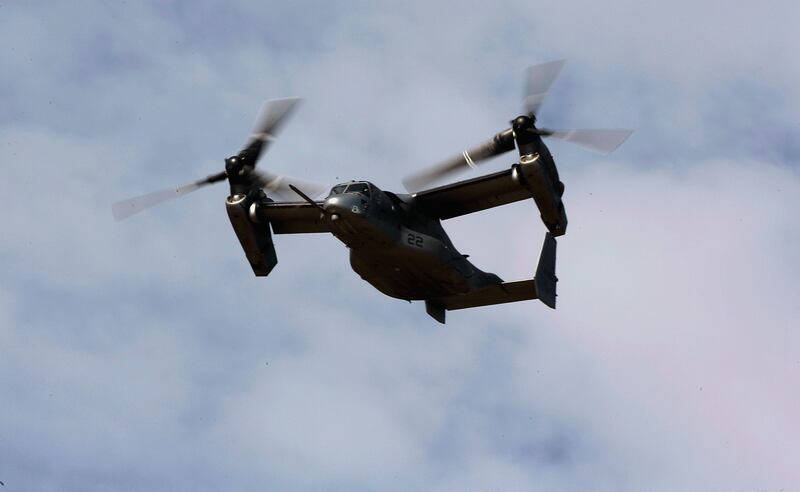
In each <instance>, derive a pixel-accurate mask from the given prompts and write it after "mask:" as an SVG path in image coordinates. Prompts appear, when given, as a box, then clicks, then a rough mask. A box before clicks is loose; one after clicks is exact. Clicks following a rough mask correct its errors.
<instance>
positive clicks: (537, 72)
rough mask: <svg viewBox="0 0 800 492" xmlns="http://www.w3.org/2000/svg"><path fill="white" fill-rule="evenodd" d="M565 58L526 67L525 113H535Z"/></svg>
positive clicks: (556, 76) (562, 66)
mask: <svg viewBox="0 0 800 492" xmlns="http://www.w3.org/2000/svg"><path fill="white" fill-rule="evenodd" d="M566 62H567V60H556V61H551V62H548V63H542V64H541V65H534V66H532V67H528V70H527V71H526V72H525V98H524V99H523V105H524V107H525V114H536V113H538V112H539V108H540V107H541V106H542V103H543V102H544V99H545V97H546V96H547V91H549V90H550V86H551V85H553V82H555V80H556V79H557V78H558V74H560V73H561V69H562V68H564V64H565V63H566Z"/></svg>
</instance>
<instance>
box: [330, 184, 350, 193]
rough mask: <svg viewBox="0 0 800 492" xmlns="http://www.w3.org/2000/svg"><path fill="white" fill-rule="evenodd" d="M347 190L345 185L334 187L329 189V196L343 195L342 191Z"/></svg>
mask: <svg viewBox="0 0 800 492" xmlns="http://www.w3.org/2000/svg"><path fill="white" fill-rule="evenodd" d="M345 188H347V185H336V186H334V187H333V188H331V195H339V194H341V193H344V189H345Z"/></svg>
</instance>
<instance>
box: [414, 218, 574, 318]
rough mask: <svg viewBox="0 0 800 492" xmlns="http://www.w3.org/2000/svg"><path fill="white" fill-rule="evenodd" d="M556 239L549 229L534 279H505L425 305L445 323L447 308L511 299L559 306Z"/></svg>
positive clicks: (429, 311)
mask: <svg viewBox="0 0 800 492" xmlns="http://www.w3.org/2000/svg"><path fill="white" fill-rule="evenodd" d="M557 282H558V278H556V239H555V237H553V235H552V234H550V233H549V232H548V233H547V235H546V236H545V238H544V244H543V245H542V253H541V254H540V255H539V265H538V266H537V267H536V276H535V277H534V278H532V279H531V280H520V281H518V282H503V283H501V284H495V285H489V286H487V287H484V288H482V289H478V290H475V291H472V292H467V293H465V294H456V295H453V296H448V297H440V298H438V299H431V300H427V301H425V308H426V310H427V312H428V314H429V315H431V316H432V317H433V318H434V319H436V321H438V322H440V323H444V317H445V310H447V311H453V310H455V309H466V308H472V307H480V306H491V305H493V304H505V303H507V302H518V301H527V300H529V299H539V300H541V301H542V302H543V303H544V304H545V305H547V306H548V307H551V308H553V309H555V308H556V283H557Z"/></svg>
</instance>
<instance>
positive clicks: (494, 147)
mask: <svg viewBox="0 0 800 492" xmlns="http://www.w3.org/2000/svg"><path fill="white" fill-rule="evenodd" d="M511 150H514V134H513V132H512V130H511V128H509V129H507V130H504V131H502V132H500V133H498V134H496V135H495V136H494V137H492V139H491V140H489V141H488V142H486V143H484V144H481V145H478V146H475V147H473V148H471V149H469V150H465V151H464V152H462V153H461V155H459V156H457V157H453V158H451V159H448V160H446V161H444V162H441V163H439V164H436V165H435V166H432V167H430V168H428V169H426V170H424V171H421V172H419V173H416V174H412V175H410V176H407V177H406V178H405V179H403V186H405V188H406V190H408V191H409V192H410V193H414V192H417V191H419V190H421V189H422V188H424V187H426V186H428V185H430V184H432V183H434V182H436V181H438V180H440V179H442V178H444V177H445V176H447V175H449V174H453V173H455V172H457V171H462V170H465V169H467V168H469V167H471V168H475V167H476V166H477V164H480V163H481V162H484V161H486V160H488V159H490V158H492V157H494V156H498V155H500V154H503V153H505V152H508V151H511Z"/></svg>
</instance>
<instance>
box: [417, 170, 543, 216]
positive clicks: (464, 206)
mask: <svg viewBox="0 0 800 492" xmlns="http://www.w3.org/2000/svg"><path fill="white" fill-rule="evenodd" d="M529 171H531V169H530V168H529V167H528V166H525V165H514V166H513V167H511V168H510V169H506V170H505V171H500V172H496V173H492V174H487V175H485V176H480V177H477V178H474V179H468V180H465V181H458V182H456V183H452V184H449V185H445V186H440V187H438V188H432V189H430V190H424V191H420V192H418V193H415V194H413V195H412V196H413V197H414V202H415V204H417V205H418V206H420V207H421V208H422V209H423V210H425V212H426V213H428V214H430V215H433V216H435V217H438V218H440V219H450V218H452V217H458V216H460V215H465V214H470V213H473V212H478V211H480V210H486V209H487V208H492V207H497V206H500V205H505V204H507V203H512V202H516V201H519V200H525V199H528V198H533V194H532V193H531V191H530V190H529V189H528V188H527V187H526V186H524V185H523V184H521V181H522V182H524V179H523V180H520V178H519V175H518V173H521V174H523V175H524V177H527V175H528V173H529Z"/></svg>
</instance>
